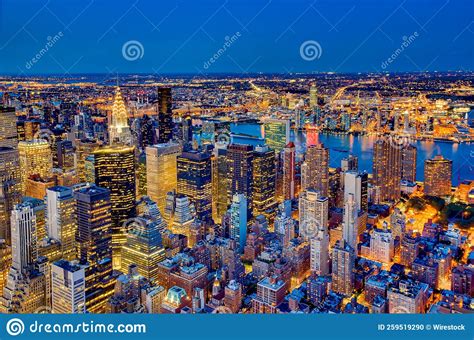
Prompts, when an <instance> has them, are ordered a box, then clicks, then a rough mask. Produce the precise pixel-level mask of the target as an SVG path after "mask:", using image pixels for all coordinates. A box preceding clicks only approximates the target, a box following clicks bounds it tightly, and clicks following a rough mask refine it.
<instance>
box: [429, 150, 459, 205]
mask: <svg viewBox="0 0 474 340" xmlns="http://www.w3.org/2000/svg"><path fill="white" fill-rule="evenodd" d="M452 168H453V161H451V160H449V159H446V158H443V156H440V155H438V156H435V157H434V158H432V159H427V160H426V161H425V183H424V184H425V186H424V193H425V195H428V196H448V195H450V194H451V176H452Z"/></svg>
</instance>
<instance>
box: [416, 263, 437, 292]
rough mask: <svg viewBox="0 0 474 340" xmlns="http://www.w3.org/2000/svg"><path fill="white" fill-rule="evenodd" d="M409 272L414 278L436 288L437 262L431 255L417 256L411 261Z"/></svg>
mask: <svg viewBox="0 0 474 340" xmlns="http://www.w3.org/2000/svg"><path fill="white" fill-rule="evenodd" d="M411 274H412V276H413V278H414V279H415V280H417V281H420V282H423V283H426V284H427V285H429V286H430V287H432V288H436V287H437V286H438V281H439V264H438V263H437V262H436V261H434V259H433V257H432V256H419V257H417V258H416V259H415V261H413V264H412V270H411Z"/></svg>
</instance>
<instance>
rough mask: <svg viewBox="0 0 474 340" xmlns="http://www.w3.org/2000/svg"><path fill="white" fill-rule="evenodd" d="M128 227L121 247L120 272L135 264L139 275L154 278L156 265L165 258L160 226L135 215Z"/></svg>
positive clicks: (152, 279) (155, 277) (149, 278)
mask: <svg viewBox="0 0 474 340" xmlns="http://www.w3.org/2000/svg"><path fill="white" fill-rule="evenodd" d="M128 227H129V228H128V230H127V233H126V237H127V239H126V242H125V244H124V245H123V247H122V272H124V273H126V272H127V270H128V268H129V267H130V266H131V265H133V264H135V265H136V266H137V269H138V273H139V274H140V275H141V276H143V277H145V278H146V279H148V280H150V281H154V280H156V279H157V265H158V263H159V262H161V261H163V260H164V259H165V250H164V248H163V246H162V242H161V233H160V230H161V229H162V226H160V225H159V223H157V222H155V221H152V220H151V219H148V218H146V217H145V216H144V217H136V218H135V219H134V222H133V223H132V224H130V225H129V226H128Z"/></svg>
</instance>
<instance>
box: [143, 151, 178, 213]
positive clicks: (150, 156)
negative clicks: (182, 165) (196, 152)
mask: <svg viewBox="0 0 474 340" xmlns="http://www.w3.org/2000/svg"><path fill="white" fill-rule="evenodd" d="M180 154H181V146H180V145H179V144H178V143H173V142H170V143H165V144H157V145H153V146H149V147H147V148H146V174H147V177H146V182H147V195H148V196H149V197H150V198H151V199H152V200H153V201H155V202H156V203H157V204H158V208H159V209H160V212H161V213H163V212H164V211H165V207H166V194H167V193H168V192H170V191H176V189H177V158H178V156H179V155H180Z"/></svg>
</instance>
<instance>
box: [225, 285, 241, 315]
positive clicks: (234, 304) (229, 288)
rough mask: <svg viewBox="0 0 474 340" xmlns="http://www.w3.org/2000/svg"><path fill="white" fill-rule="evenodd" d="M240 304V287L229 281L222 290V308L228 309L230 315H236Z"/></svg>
mask: <svg viewBox="0 0 474 340" xmlns="http://www.w3.org/2000/svg"><path fill="white" fill-rule="evenodd" d="M241 304H242V285H241V284H240V283H238V282H237V281H235V280H231V281H230V282H229V284H227V285H226V286H225V289H224V306H226V307H228V308H230V310H231V311H232V313H238V312H239V310H240V305H241Z"/></svg>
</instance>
